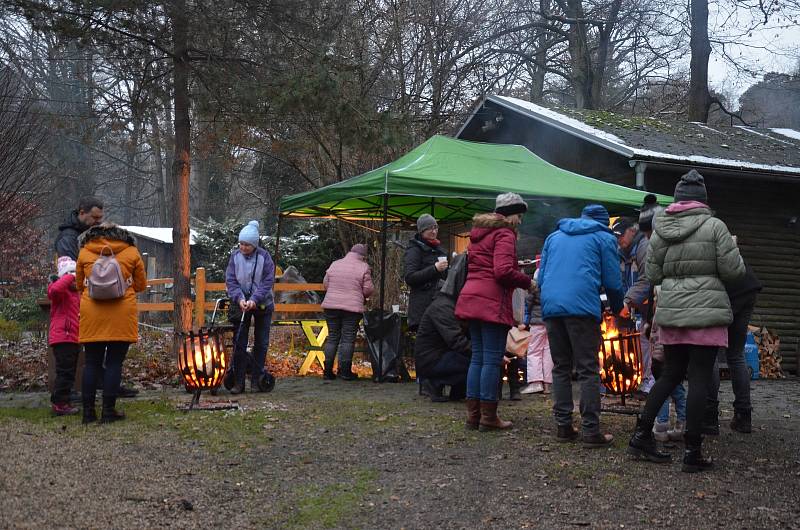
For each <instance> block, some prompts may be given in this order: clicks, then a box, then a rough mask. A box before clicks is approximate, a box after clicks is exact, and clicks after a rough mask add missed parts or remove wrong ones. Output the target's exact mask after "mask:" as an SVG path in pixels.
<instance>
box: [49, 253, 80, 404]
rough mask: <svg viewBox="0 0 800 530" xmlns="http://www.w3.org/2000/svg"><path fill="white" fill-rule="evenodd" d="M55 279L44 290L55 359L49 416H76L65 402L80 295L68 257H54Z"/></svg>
mask: <svg viewBox="0 0 800 530" xmlns="http://www.w3.org/2000/svg"><path fill="white" fill-rule="evenodd" d="M57 263H58V279H57V280H55V281H54V282H53V283H51V284H50V285H49V286H48V287H47V298H49V299H50V333H49V336H48V343H49V344H50V346H52V347H53V356H54V357H55V360H56V380H55V382H54V383H53V393H52V394H51V395H50V401H51V402H52V404H53V414H55V415H56V416H66V415H69V414H77V413H78V409H77V408H75V407H73V406H71V405H70V403H69V394H70V391H71V389H72V385H73V383H74V382H75V370H76V369H77V366H78V353H79V352H80V349H81V347H80V344H79V343H78V315H79V308H80V299H81V298H80V294H78V288H77V285H75V261H74V260H73V259H72V258H70V257H69V256H62V257H60V258H58V262H57Z"/></svg>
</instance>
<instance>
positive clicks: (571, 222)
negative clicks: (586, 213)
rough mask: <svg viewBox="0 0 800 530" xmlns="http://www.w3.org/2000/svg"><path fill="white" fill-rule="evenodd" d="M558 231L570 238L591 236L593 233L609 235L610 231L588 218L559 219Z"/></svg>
mask: <svg viewBox="0 0 800 530" xmlns="http://www.w3.org/2000/svg"><path fill="white" fill-rule="evenodd" d="M558 229H559V230H560V231H562V232H564V233H565V234H567V235H570V236H578V235H581V234H591V233H594V232H608V233H611V229H610V228H609V227H607V226H605V225H603V224H601V223H598V222H597V221H595V220H594V219H589V218H588V217H575V218H566V219H561V220H560V221H559V222H558Z"/></svg>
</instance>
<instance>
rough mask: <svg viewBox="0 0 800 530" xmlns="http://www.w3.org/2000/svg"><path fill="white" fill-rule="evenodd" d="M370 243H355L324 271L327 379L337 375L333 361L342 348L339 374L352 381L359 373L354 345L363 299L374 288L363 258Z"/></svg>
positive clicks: (325, 373) (323, 306)
mask: <svg viewBox="0 0 800 530" xmlns="http://www.w3.org/2000/svg"><path fill="white" fill-rule="evenodd" d="M366 257H367V247H365V246H364V245H362V244H361V243H359V244H357V245H353V248H351V249H350V252H348V253H347V255H346V256H345V257H343V258H342V259H339V260H336V261H334V262H333V263H331V265H330V267H328V270H327V271H326V272H325V279H324V280H323V281H322V283H323V284H324V285H325V289H326V292H325V300H323V302H322V309H323V310H324V311H325V321H326V322H327V323H328V338H327V339H326V340H325V347H324V350H325V372H324V374H323V378H324V379H328V380H330V379H336V375H334V373H333V361H334V359H335V357H336V351H337V350H338V351H339V371H338V375H339V378H341V379H343V380H345V381H352V380H353V379H357V378H358V376H357V375H356V374H354V373H353V371H352V366H353V364H352V363H353V346H354V343H355V340H356V330H357V329H358V322H359V320H361V314H362V313H363V312H364V301H365V300H366V299H367V298H369V296H370V295H371V294H372V291H373V290H374V289H375V288H374V286H373V285H372V277H371V276H370V270H369V265H367V263H366V262H365V261H364V260H365V259H366Z"/></svg>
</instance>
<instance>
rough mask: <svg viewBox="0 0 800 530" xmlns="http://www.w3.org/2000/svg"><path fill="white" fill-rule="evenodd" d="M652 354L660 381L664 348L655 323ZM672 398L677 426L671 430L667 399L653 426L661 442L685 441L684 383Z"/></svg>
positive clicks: (651, 329)
mask: <svg viewBox="0 0 800 530" xmlns="http://www.w3.org/2000/svg"><path fill="white" fill-rule="evenodd" d="M660 290H661V288H660V287H656V290H655V296H654V300H657V299H658V292H659V291H660ZM654 309H655V306H654ZM650 352H651V354H652V363H653V365H652V366H653V376H654V377H655V378H656V379H658V378H659V377H660V376H661V371H662V370H663V369H664V346H663V345H661V344H660V343H659V328H658V324H656V323H655V321H654V322H652V323H651V325H650ZM670 397H671V398H672V403H673V404H674V407H675V426H674V428H672V429H670V428H669V401H670V400H669V399H667V400H666V401H664V404H663V405H662V406H661V410H659V411H658V416H656V421H655V423H654V424H653V437H654V438H655V439H656V440H658V441H659V442H666V441H669V440H671V441H673V442H677V441H681V440H683V431H684V428H685V425H686V389H685V388H684V386H683V383H680V384H679V385H678V386H676V387H675V390H673V391H672V394H670Z"/></svg>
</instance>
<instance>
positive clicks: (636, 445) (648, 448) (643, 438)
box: [628, 418, 672, 464]
mask: <svg viewBox="0 0 800 530" xmlns="http://www.w3.org/2000/svg"><path fill="white" fill-rule="evenodd" d="M628 454H629V455H633V456H635V457H637V458H644V459H645V460H649V461H651V462H655V463H657V464H665V463H667V462H669V461H671V460H672V455H671V454H669V453H664V452H662V451H659V450H658V448H657V447H656V440H655V438H653V426H652V425H650V426H647V425H644V423H643V422H642V419H641V418H639V419H637V420H636V431H634V433H633V436H631V439H630V441H629V442H628Z"/></svg>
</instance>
